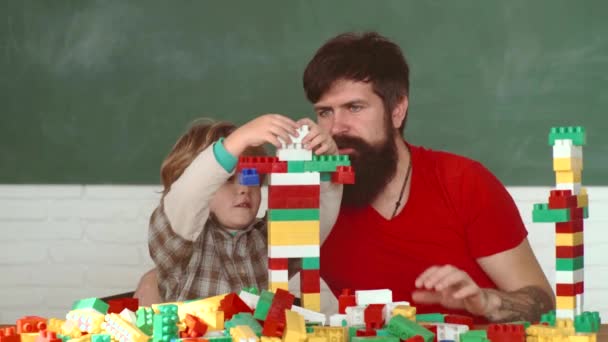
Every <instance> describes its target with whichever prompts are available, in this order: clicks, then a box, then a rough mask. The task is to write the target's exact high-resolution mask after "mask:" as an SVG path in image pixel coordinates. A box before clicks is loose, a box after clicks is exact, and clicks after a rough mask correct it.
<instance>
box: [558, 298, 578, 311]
mask: <svg viewBox="0 0 608 342" xmlns="http://www.w3.org/2000/svg"><path fill="white" fill-rule="evenodd" d="M555 308H556V309H576V297H574V296H556V297H555Z"/></svg>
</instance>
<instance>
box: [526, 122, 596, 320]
mask: <svg viewBox="0 0 608 342" xmlns="http://www.w3.org/2000/svg"><path fill="white" fill-rule="evenodd" d="M585 141H586V137H585V130H584V128H583V127H554V128H552V129H551V132H550V133H549V145H551V146H553V170H554V171H555V181H556V187H555V190H551V192H550V196H549V202H548V203H541V204H534V209H533V212H532V221H533V222H551V223H555V233H556V237H555V256H556V263H555V270H556V277H555V283H556V288H555V294H556V309H557V310H556V318H558V319H571V320H573V321H574V320H575V318H576V317H577V316H580V315H582V314H583V311H584V310H583V305H584V288H585V285H584V284H585V283H584V243H583V220H584V219H585V218H587V217H588V213H589V212H588V203H589V200H588V197H587V190H586V189H585V188H584V187H581V181H582V171H583V146H584V145H585Z"/></svg>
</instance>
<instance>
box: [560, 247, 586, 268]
mask: <svg viewBox="0 0 608 342" xmlns="http://www.w3.org/2000/svg"><path fill="white" fill-rule="evenodd" d="M579 246H580V245H579ZM584 265H585V260H584V257H582V256H580V257H577V258H557V259H556V260H555V269H556V270H558V271H574V270H578V269H581V268H583V267H584Z"/></svg>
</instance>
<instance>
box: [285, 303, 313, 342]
mask: <svg viewBox="0 0 608 342" xmlns="http://www.w3.org/2000/svg"><path fill="white" fill-rule="evenodd" d="M307 337H308V336H307V335H306V325H305V324H304V317H302V316H301V315H300V314H299V313H297V312H295V311H291V310H285V330H284V331H283V342H305V341H306V338H307Z"/></svg>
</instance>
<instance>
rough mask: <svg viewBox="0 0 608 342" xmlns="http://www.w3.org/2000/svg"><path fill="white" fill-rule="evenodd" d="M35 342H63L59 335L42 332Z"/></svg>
mask: <svg viewBox="0 0 608 342" xmlns="http://www.w3.org/2000/svg"><path fill="white" fill-rule="evenodd" d="M35 342H62V340H61V339H60V338H57V334H56V333H54V332H52V331H46V330H41V331H40V334H39V335H38V336H36V340H35Z"/></svg>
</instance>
